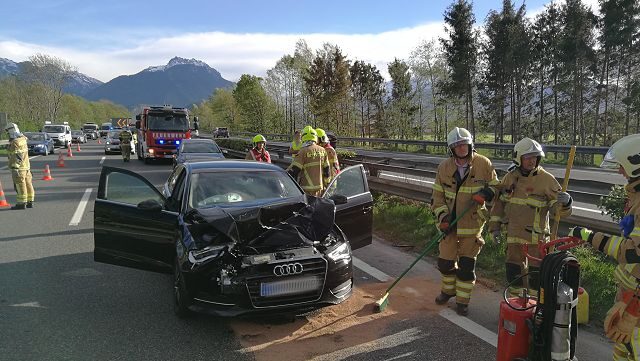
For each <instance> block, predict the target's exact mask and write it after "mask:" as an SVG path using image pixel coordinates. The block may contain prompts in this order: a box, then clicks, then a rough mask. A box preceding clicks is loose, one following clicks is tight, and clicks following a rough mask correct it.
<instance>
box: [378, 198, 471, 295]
mask: <svg viewBox="0 0 640 361" xmlns="http://www.w3.org/2000/svg"><path fill="white" fill-rule="evenodd" d="M472 206H473V204H470V205H469V207H467V208H465V209H464V211H462V214H460V215H459V216H457V217H456V219H454V220H453V222H451V224H449V227H452V226H453V225H455V224H456V223H458V221H459V220H460V218H462V217H464V215H465V214H467V212H469V210H470V209H471V208H472ZM444 236H445V233H443V232H440V235H439V236H438V237H437V238H434V239H433V240H432V241H431V242H429V244H428V245H427V246H426V247H425V249H424V250H423V251H422V252H421V253H420V255H419V256H418V257H417V258H416V259H415V260H414V261H413V263H411V265H410V266H409V267H407V269H406V270H404V272H402V274H401V275H400V276H399V277H398V278H396V280H395V281H394V282H393V283H392V284H391V286H389V288H387V291H386V292H385V293H388V292H389V291H391V289H392V288H393V286H395V285H396V283H398V281H400V279H401V278H402V277H404V275H406V274H407V272H409V271H410V270H411V269H412V268H413V266H415V264H416V263H418V261H419V260H421V259H422V257H424V255H426V254H427V253H428V252H429V251H430V250H431V249H432V248H433V247H434V246H435V245H436V244H438V242H440V240H442V238H444Z"/></svg>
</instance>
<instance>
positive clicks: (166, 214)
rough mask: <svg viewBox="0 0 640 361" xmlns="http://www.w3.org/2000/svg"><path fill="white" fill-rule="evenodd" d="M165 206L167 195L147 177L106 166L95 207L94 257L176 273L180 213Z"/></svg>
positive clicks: (106, 261)
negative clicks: (176, 245)
mask: <svg viewBox="0 0 640 361" xmlns="http://www.w3.org/2000/svg"><path fill="white" fill-rule="evenodd" d="M164 205H165V197H164V196H163V195H162V194H160V192H158V190H157V189H156V187H154V186H153V184H151V183H150V182H149V181H148V180H146V179H145V178H144V177H142V176H140V175H138V174H136V173H134V172H131V171H128V170H125V169H120V168H113V167H103V168H102V173H101V174H100V184H99V186H98V196H97V198H96V201H95V208H94V220H93V240H94V244H95V249H94V251H93V259H94V260H95V261H96V262H103V263H110V264H114V265H120V266H125V267H132V268H140V269H146V270H150V271H157V272H172V267H173V261H174V257H175V256H174V254H175V238H176V237H177V236H176V235H177V234H178V232H177V228H178V213H177V212H171V211H168V210H166V209H164Z"/></svg>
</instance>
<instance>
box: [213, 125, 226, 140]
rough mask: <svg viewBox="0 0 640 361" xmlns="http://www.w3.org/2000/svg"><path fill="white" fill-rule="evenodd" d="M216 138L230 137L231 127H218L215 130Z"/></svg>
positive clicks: (214, 135)
mask: <svg viewBox="0 0 640 361" xmlns="http://www.w3.org/2000/svg"><path fill="white" fill-rule="evenodd" d="M213 137H214V138H229V129H228V128H225V127H218V128H216V129H215V130H214V131H213Z"/></svg>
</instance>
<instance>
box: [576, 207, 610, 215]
mask: <svg viewBox="0 0 640 361" xmlns="http://www.w3.org/2000/svg"><path fill="white" fill-rule="evenodd" d="M571 208H573V209H579V210H581V211H585V212H591V213H598V214H602V212H601V211H598V210H595V209H591V208H584V207H578V206H571Z"/></svg>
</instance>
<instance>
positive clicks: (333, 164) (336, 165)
mask: <svg viewBox="0 0 640 361" xmlns="http://www.w3.org/2000/svg"><path fill="white" fill-rule="evenodd" d="M323 147H324V150H326V151H327V158H328V159H329V167H330V168H331V178H329V179H328V180H327V182H326V183H327V185H328V184H329V182H330V181H331V179H333V178H334V177H335V176H336V175H338V173H340V162H338V153H336V150H335V149H333V147H332V146H331V144H325V145H324V146H323Z"/></svg>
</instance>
